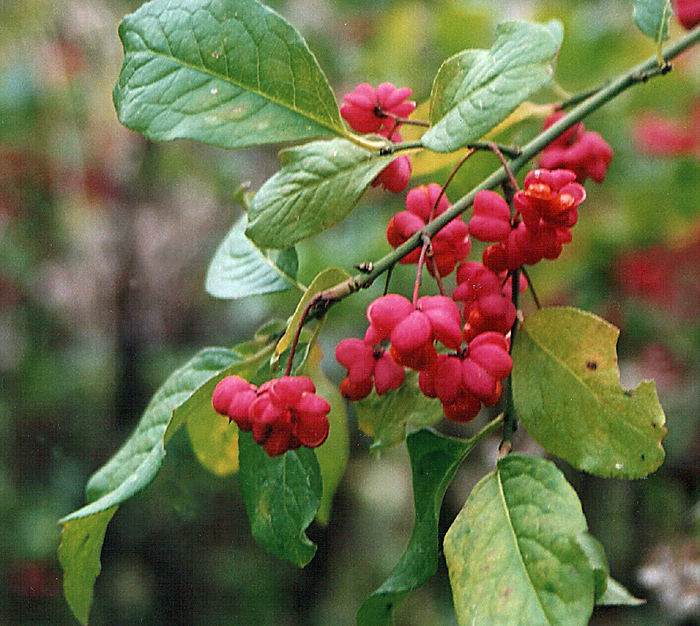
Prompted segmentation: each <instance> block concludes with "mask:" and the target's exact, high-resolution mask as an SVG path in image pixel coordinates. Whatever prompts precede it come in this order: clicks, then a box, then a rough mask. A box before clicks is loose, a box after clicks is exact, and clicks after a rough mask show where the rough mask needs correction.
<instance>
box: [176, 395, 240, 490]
mask: <svg viewBox="0 0 700 626" xmlns="http://www.w3.org/2000/svg"><path fill="white" fill-rule="evenodd" d="M187 434H188V435H189V438H190V444H192V450H193V451H194V454H195V456H196V457H197V460H198V461H199V462H200V463H201V464H202V466H204V467H205V468H206V469H208V470H209V471H210V472H211V473H212V474H216V475H217V476H227V475H228V474H232V473H234V472H236V471H238V428H237V427H236V424H235V423H234V422H231V423H229V421H228V420H227V419H226V418H225V417H224V416H222V415H219V414H218V413H217V412H216V411H214V410H213V409H212V410H210V411H202V412H200V413H199V414H198V415H196V416H192V417H190V419H188V420H187Z"/></svg>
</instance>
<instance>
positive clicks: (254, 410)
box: [212, 376, 331, 457]
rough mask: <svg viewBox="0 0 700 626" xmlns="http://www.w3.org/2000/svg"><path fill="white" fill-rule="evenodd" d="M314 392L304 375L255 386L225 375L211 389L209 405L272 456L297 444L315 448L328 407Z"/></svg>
mask: <svg viewBox="0 0 700 626" xmlns="http://www.w3.org/2000/svg"><path fill="white" fill-rule="evenodd" d="M315 392H316V388H315V386H314V384H313V381H312V380H311V379H310V378H309V377H307V376H283V377H282V378H275V379H273V380H270V381H267V382H266V383H263V384H262V385H261V386H260V387H259V388H258V387H256V386H255V385H252V384H250V383H248V382H247V381H245V380H244V379H242V378H240V377H239V376H228V377H226V378H224V379H222V380H221V381H220V382H219V383H218V385H217V386H216V388H215V389H214V393H213V395H212V405H213V406H214V409H215V410H216V411H217V412H218V413H221V414H222V415H226V416H228V418H229V419H230V420H233V421H235V422H236V425H237V426H238V427H239V428H240V429H241V430H242V431H244V432H251V431H252V433H253V438H254V439H255V441H256V443H258V444H260V445H261V446H262V447H263V448H264V449H265V452H267V454H268V455H269V456H271V457H274V456H278V455H280V454H284V453H285V452H286V451H287V450H293V449H296V448H298V447H299V446H306V447H308V448H315V447H317V446H320V445H321V444H322V443H323V442H324V441H325V440H326V438H327V437H328V431H329V422H328V412H329V411H330V408H331V407H330V405H329V404H328V402H326V400H324V399H323V398H321V397H320V396H317V395H316V393H315Z"/></svg>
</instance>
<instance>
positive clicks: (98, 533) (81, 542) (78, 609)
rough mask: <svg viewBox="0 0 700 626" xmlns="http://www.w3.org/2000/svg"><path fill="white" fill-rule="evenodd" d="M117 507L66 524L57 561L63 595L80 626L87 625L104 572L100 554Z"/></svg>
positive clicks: (64, 524) (62, 532)
mask: <svg viewBox="0 0 700 626" xmlns="http://www.w3.org/2000/svg"><path fill="white" fill-rule="evenodd" d="M117 508H118V507H117V506H116V505H115V506H112V507H109V508H108V509H105V510H104V511H100V512H98V513H94V514H93V515H90V516H88V517H83V518H78V519H73V520H70V521H67V522H64V523H63V530H62V531H61V545H60V546H59V547H58V560H59V562H60V564H61V567H62V568H63V592H64V593H65V596H66V600H67V602H68V606H70V608H71V610H72V611H73V614H74V615H75V616H76V617H77V618H78V621H79V622H80V623H81V624H87V623H88V617H89V616H90V606H91V605H92V596H93V587H94V585H95V580H96V579H97V576H98V575H99V573H100V569H102V567H101V565H100V553H101V552H102V542H103V541H104V538H105V532H106V531H107V524H109V520H111V519H112V516H113V515H114V513H115V511H116V510H117Z"/></svg>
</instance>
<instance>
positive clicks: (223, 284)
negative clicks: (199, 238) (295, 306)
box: [205, 216, 298, 299]
mask: <svg viewBox="0 0 700 626" xmlns="http://www.w3.org/2000/svg"><path fill="white" fill-rule="evenodd" d="M246 225H247V220H246V217H245V216H242V217H241V218H240V219H239V220H238V221H237V222H236V223H235V224H234V225H233V228H231V230H230V231H229V233H228V234H227V235H226V237H225V238H224V240H223V241H222V242H221V244H220V245H219V247H218V248H217V250H216V252H215V253H214V256H213V258H212V260H211V263H210V264H209V269H208V270H207V278H206V284H205V286H206V290H207V292H208V293H209V294H211V295H212V296H214V297H215V298H230V299H238V298H246V297H248V296H256V295H262V294H266V293H273V292H276V291H284V290H285V289H289V288H290V287H292V286H293V285H296V271H297V267H298V259H297V253H296V250H295V249H294V248H288V249H287V250H282V251H274V252H271V251H269V250H268V251H265V250H260V249H259V248H258V247H257V246H255V244H254V243H253V242H252V241H250V240H249V239H248V238H247V237H246V236H245V234H244V231H245V229H246Z"/></svg>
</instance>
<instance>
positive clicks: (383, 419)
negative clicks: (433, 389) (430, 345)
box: [353, 371, 445, 450]
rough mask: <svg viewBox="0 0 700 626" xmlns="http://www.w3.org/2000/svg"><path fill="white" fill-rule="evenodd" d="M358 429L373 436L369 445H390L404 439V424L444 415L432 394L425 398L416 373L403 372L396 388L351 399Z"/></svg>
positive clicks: (426, 423)
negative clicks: (354, 400) (354, 399)
mask: <svg viewBox="0 0 700 626" xmlns="http://www.w3.org/2000/svg"><path fill="white" fill-rule="evenodd" d="M353 404H354V406H355V413H356V414H357V421H358V426H359V427H360V430H362V432H363V433H365V434H366V435H369V436H370V437H373V438H374V442H373V443H372V449H374V450H381V449H386V448H391V447H393V446H395V445H397V444H399V443H401V442H402V441H403V440H404V439H406V427H407V426H408V425H409V424H410V425H412V426H430V425H432V424H436V423H437V422H439V421H440V420H441V419H443V418H444V417H445V416H444V414H443V412H442V405H441V404H440V402H439V401H438V400H436V399H435V398H427V397H426V396H424V395H423V393H422V392H421V390H420V388H419V387H418V374H417V373H416V372H411V371H409V372H406V380H405V381H404V384H403V385H401V387H399V388H398V389H392V390H391V391H388V392H387V393H385V394H384V395H381V396H380V395H377V392H376V391H374V390H372V393H371V394H370V395H368V396H367V397H366V398H363V399H362V400H359V401H358V402H354V403H353Z"/></svg>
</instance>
